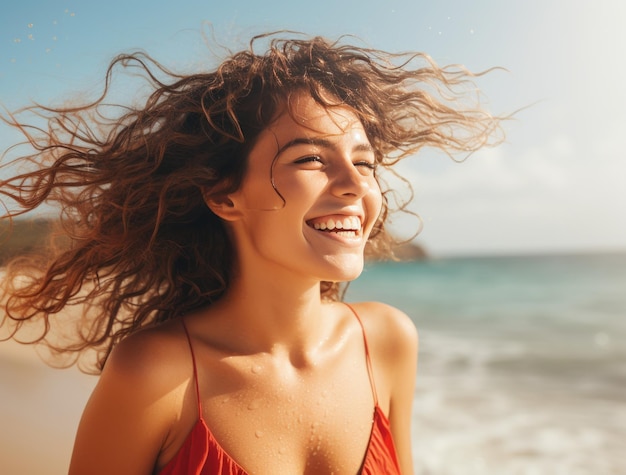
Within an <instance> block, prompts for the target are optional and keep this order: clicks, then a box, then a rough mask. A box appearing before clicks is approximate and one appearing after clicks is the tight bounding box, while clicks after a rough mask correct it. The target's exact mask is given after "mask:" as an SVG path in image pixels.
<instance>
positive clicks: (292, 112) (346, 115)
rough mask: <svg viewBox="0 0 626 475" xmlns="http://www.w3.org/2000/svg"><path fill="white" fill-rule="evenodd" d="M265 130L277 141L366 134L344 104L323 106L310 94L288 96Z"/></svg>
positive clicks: (359, 122)
mask: <svg viewBox="0 0 626 475" xmlns="http://www.w3.org/2000/svg"><path fill="white" fill-rule="evenodd" d="M267 131H268V132H269V133H271V134H272V135H273V136H274V137H275V138H276V140H277V141H278V142H279V144H280V143H282V142H285V141H289V140H292V139H293V138H294V135H296V136H303V137H316V136H327V137H337V138H340V137H341V136H343V135H346V134H348V133H349V134H352V135H353V134H355V133H357V134H358V133H359V132H362V134H363V135H364V137H363V138H365V133H364V129H363V125H362V124H361V121H360V120H359V118H358V117H357V115H356V114H355V113H354V112H353V111H352V110H351V109H350V108H349V107H347V106H341V105H337V106H334V105H333V106H327V107H325V106H323V105H322V104H320V103H318V102H317V101H316V100H315V99H313V97H311V95H309V94H305V93H301V94H298V95H295V96H294V97H292V98H291V100H290V101H289V103H288V105H287V106H286V107H285V108H284V109H283V110H282V111H281V113H280V114H279V115H278V117H277V118H276V120H274V121H273V122H272V124H270V126H269V127H268V129H267Z"/></svg>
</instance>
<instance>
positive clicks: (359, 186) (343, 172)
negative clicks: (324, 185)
mask: <svg viewBox="0 0 626 475" xmlns="http://www.w3.org/2000/svg"><path fill="white" fill-rule="evenodd" d="M371 180H372V177H370V176H367V175H364V174H363V173H362V172H361V171H359V167H358V166H357V165H354V164H353V163H351V162H350V163H346V164H341V165H338V166H337V167H336V169H335V170H334V171H333V177H332V183H331V188H332V192H333V193H334V194H335V195H336V196H341V197H355V198H360V197H361V196H363V195H364V194H365V193H366V192H367V191H368V190H369V188H370V181H371Z"/></svg>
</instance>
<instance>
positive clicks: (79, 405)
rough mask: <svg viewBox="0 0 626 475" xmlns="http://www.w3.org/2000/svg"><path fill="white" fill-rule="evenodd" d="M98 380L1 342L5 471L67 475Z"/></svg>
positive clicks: (0, 467) (1, 459) (0, 432)
mask: <svg viewBox="0 0 626 475" xmlns="http://www.w3.org/2000/svg"><path fill="white" fill-rule="evenodd" d="M96 380H97V378H96V377H94V376H88V375H85V374H82V373H80V372H79V371H78V369H76V368H70V369H55V368H51V367H49V366H47V365H46V364H45V363H44V362H43V361H41V359H40V358H39V357H38V355H37V354H36V352H35V349H34V348H32V347H31V346H24V345H19V344H17V343H14V342H13V341H9V342H0V401H1V404H0V447H1V449H0V473H1V474H3V475H41V474H46V475H56V474H66V473H67V470H68V466H69V461H70V456H71V450H72V444H73V441H74V435H75V432H76V427H77V425H78V421H79V419H80V415H81V413H82V410H83V407H84V405H85V403H86V401H87V399H88V397H89V394H90V393H91V390H92V389H93V386H94V385H95V383H96Z"/></svg>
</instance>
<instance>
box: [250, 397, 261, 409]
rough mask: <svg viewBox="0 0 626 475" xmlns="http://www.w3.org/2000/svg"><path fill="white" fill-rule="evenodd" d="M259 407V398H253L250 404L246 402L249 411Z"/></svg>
mask: <svg viewBox="0 0 626 475" xmlns="http://www.w3.org/2000/svg"><path fill="white" fill-rule="evenodd" d="M259 407H261V400H260V399H255V400H254V401H252V402H250V404H248V410H249V411H254V410H255V409H258V408H259Z"/></svg>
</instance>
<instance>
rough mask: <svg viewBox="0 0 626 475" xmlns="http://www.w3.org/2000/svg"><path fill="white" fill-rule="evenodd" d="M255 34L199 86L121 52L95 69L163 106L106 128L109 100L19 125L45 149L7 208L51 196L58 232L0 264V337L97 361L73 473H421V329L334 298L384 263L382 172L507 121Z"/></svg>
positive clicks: (334, 50) (18, 179) (354, 63)
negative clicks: (27, 334)
mask: <svg viewBox="0 0 626 475" xmlns="http://www.w3.org/2000/svg"><path fill="white" fill-rule="evenodd" d="M256 41H258V39H257V40H256ZM256 41H253V43H252V44H251V48H250V50H248V51H243V52H240V53H237V54H234V55H233V56H231V57H230V58H228V59H226V60H225V61H224V62H223V63H222V64H220V65H219V67H218V68H217V69H216V70H215V71H213V72H206V73H199V74H194V75H189V76H177V75H174V74H173V73H171V72H168V71H166V70H165V69H163V68H161V67H160V66H158V65H157V64H156V63H155V62H153V61H151V60H150V59H149V58H147V57H146V56H143V55H141V54H134V55H125V56H122V57H119V58H117V59H116V60H115V61H114V62H113V63H112V65H111V67H110V69H109V74H108V75H107V77H108V78H109V77H110V74H111V71H112V70H113V69H114V68H115V67H116V66H119V65H124V66H127V67H131V66H135V67H139V68H140V69H141V70H142V71H143V72H144V73H146V77H147V78H148V79H149V81H150V83H151V84H152V86H153V88H154V91H153V93H152V94H151V95H150V97H149V98H148V100H147V102H146V103H145V105H144V106H142V107H134V108H126V109H124V113H123V114H118V115H114V116H113V117H112V118H111V117H109V118H107V114H108V115H111V109H110V107H111V106H109V105H106V104H105V101H104V98H105V97H106V92H107V91H105V94H104V95H103V97H101V98H100V99H98V100H97V101H96V102H94V103H92V104H89V105H85V106H84V107H74V108H69V107H68V108H65V109H56V110H52V109H45V108H41V107H39V108H36V107H34V108H30V109H29V111H31V112H33V111H34V112H36V113H38V114H39V115H40V116H43V117H45V118H46V119H47V120H48V123H49V127H48V128H47V129H46V130H43V129H42V130H39V134H35V133H31V132H30V129H29V128H28V127H27V126H25V125H23V124H22V123H21V122H20V120H19V115H16V116H12V118H11V119H10V122H12V124H13V125H14V126H16V127H19V128H21V129H22V131H23V132H24V133H25V135H26V137H27V139H28V142H29V143H30V145H31V146H32V147H34V149H35V150H34V152H33V154H31V155H29V156H26V157H22V158H19V159H17V162H18V164H22V165H24V166H26V167H28V166H30V167H31V168H30V169H26V170H25V171H22V172H21V173H20V174H19V175H17V176H13V177H11V178H9V179H6V180H4V181H2V182H0V184H1V191H0V193H1V194H2V195H4V196H5V199H6V198H8V200H7V202H10V203H15V204H16V205H17V206H14V208H13V210H11V211H9V212H8V216H9V217H15V216H18V215H22V214H24V213H27V212H30V211H32V210H34V209H35V208H37V207H38V206H39V205H41V204H43V203H49V204H57V205H60V207H61V210H62V212H61V219H60V223H61V226H62V229H63V239H62V240H61V244H59V245H57V246H56V247H55V248H54V249H52V248H51V250H49V252H48V253H47V254H46V255H44V256H39V257H35V256H30V257H29V258H24V259H21V260H19V261H15V262H13V263H12V264H11V265H10V266H9V267H8V269H7V277H6V279H5V282H4V290H3V302H4V303H3V305H4V307H5V312H6V315H7V317H5V322H4V325H5V326H9V325H12V326H11V328H12V329H13V330H12V332H13V334H14V336H15V334H17V333H18V332H19V331H22V329H23V328H26V327H27V326H28V325H27V324H28V323H39V324H41V323H42V322H43V323H44V332H43V335H42V336H41V338H39V341H44V342H46V343H47V344H48V345H49V346H51V347H54V348H56V349H57V350H59V351H63V352H72V351H74V352H82V353H84V352H85V351H86V350H96V351H97V352H98V355H99V359H98V371H101V375H100V379H99V382H98V384H97V386H96V388H95V390H94V392H93V395H92V397H91V398H90V400H89V402H88V404H87V407H86V408H85V411H84V414H83V417H82V420H81V423H80V427H79V429H78V433H77V436H76V442H75V447H74V453H73V456H72V461H71V468H70V473H71V474H86V473H89V474H100V473H102V474H113V473H114V474H117V475H121V474H152V473H154V474H157V473H160V474H174V473H176V474H187V473H194V474H222V473H223V474H243V473H251V474H331V473H332V474H355V473H364V474H393V473H404V474H410V473H412V462H411V442H410V425H411V404H412V400H413V389H414V381H415V376H416V365H417V333H416V330H415V327H414V326H413V324H412V322H411V321H410V320H409V319H408V317H407V316H406V315H404V314H403V313H402V312H400V311H399V310H397V309H395V308H392V307H390V306H387V305H384V304H381V303H375V302H363V303H354V304H350V305H348V304H345V303H342V302H341V300H342V299H341V289H340V283H345V282H349V281H351V280H353V279H355V278H356V277H357V276H358V275H359V274H360V273H361V271H362V269H363V263H364V253H365V251H366V248H367V249H368V252H377V253H380V252H382V251H384V250H385V249H387V248H388V245H387V244H388V243H387V241H388V235H387V234H386V233H385V222H386V218H387V214H388V211H389V210H388V200H387V196H388V190H382V189H381V184H380V180H379V173H380V171H382V170H383V169H386V168H390V167H392V166H393V164H395V163H396V162H397V161H398V160H399V159H401V158H404V157H406V156H409V155H414V154H415V153H417V152H418V151H419V150H420V149H421V148H422V147H424V146H434V147H439V148H442V149H444V150H446V151H448V152H455V151H467V152H470V151H472V150H475V149H477V148H478V147H480V146H482V145H484V144H485V142H486V140H487V138H488V136H489V135H490V134H491V132H492V131H493V129H494V127H497V121H496V120H495V119H493V118H492V117H491V116H490V115H489V114H487V113H485V112H482V111H481V110H480V109H476V108H474V109H467V108H466V109H463V108H461V107H460V106H458V105H457V103H456V102H455V101H454V99H452V98H451V96H450V94H452V93H453V92H454V91H455V90H456V88H457V86H462V85H464V84H466V83H467V80H468V76H469V74H468V73H465V72H463V71H462V70H459V69H454V70H447V69H441V68H438V67H437V66H436V65H434V64H433V63H432V62H430V61H429V60H428V58H427V57H425V56H424V55H420V54H415V55H412V56H394V55H391V54H386V53H383V52H380V51H375V50H371V49H365V48H358V47H354V46H349V45H344V44H342V43H330V42H328V41H326V40H323V39H320V38H313V39H298V40H281V39H277V38H273V39H270V42H269V45H268V48H267V51H266V52H265V53H264V54H262V55H259V54H257V53H255V51H254V49H253V45H254V44H256ZM164 76H167V79H163V77H164ZM107 84H108V81H107ZM107 87H108V86H107ZM444 89H445V90H446V91H447V92H448V93H449V94H446V93H442V94H439V93H441V91H443V90H444ZM437 91H439V93H437ZM25 276H26V277H25ZM75 305H82V307H80V308H82V309H83V310H82V311H83V315H81V318H80V325H79V326H78V327H77V329H76V335H75V338H74V340H72V341H68V340H67V339H66V340H65V342H64V344H62V345H61V344H58V343H57V344H55V343H54V342H53V341H51V335H52V334H53V333H52V332H53V331H54V329H55V325H58V323H57V322H56V320H55V318H56V316H57V315H63V314H64V313H67V312H68V311H69V310H68V309H70V308H71V307H74V306H75ZM74 308H75V307H74ZM64 331H65V333H66V335H65V336H66V338H67V327H66V328H64Z"/></svg>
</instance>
